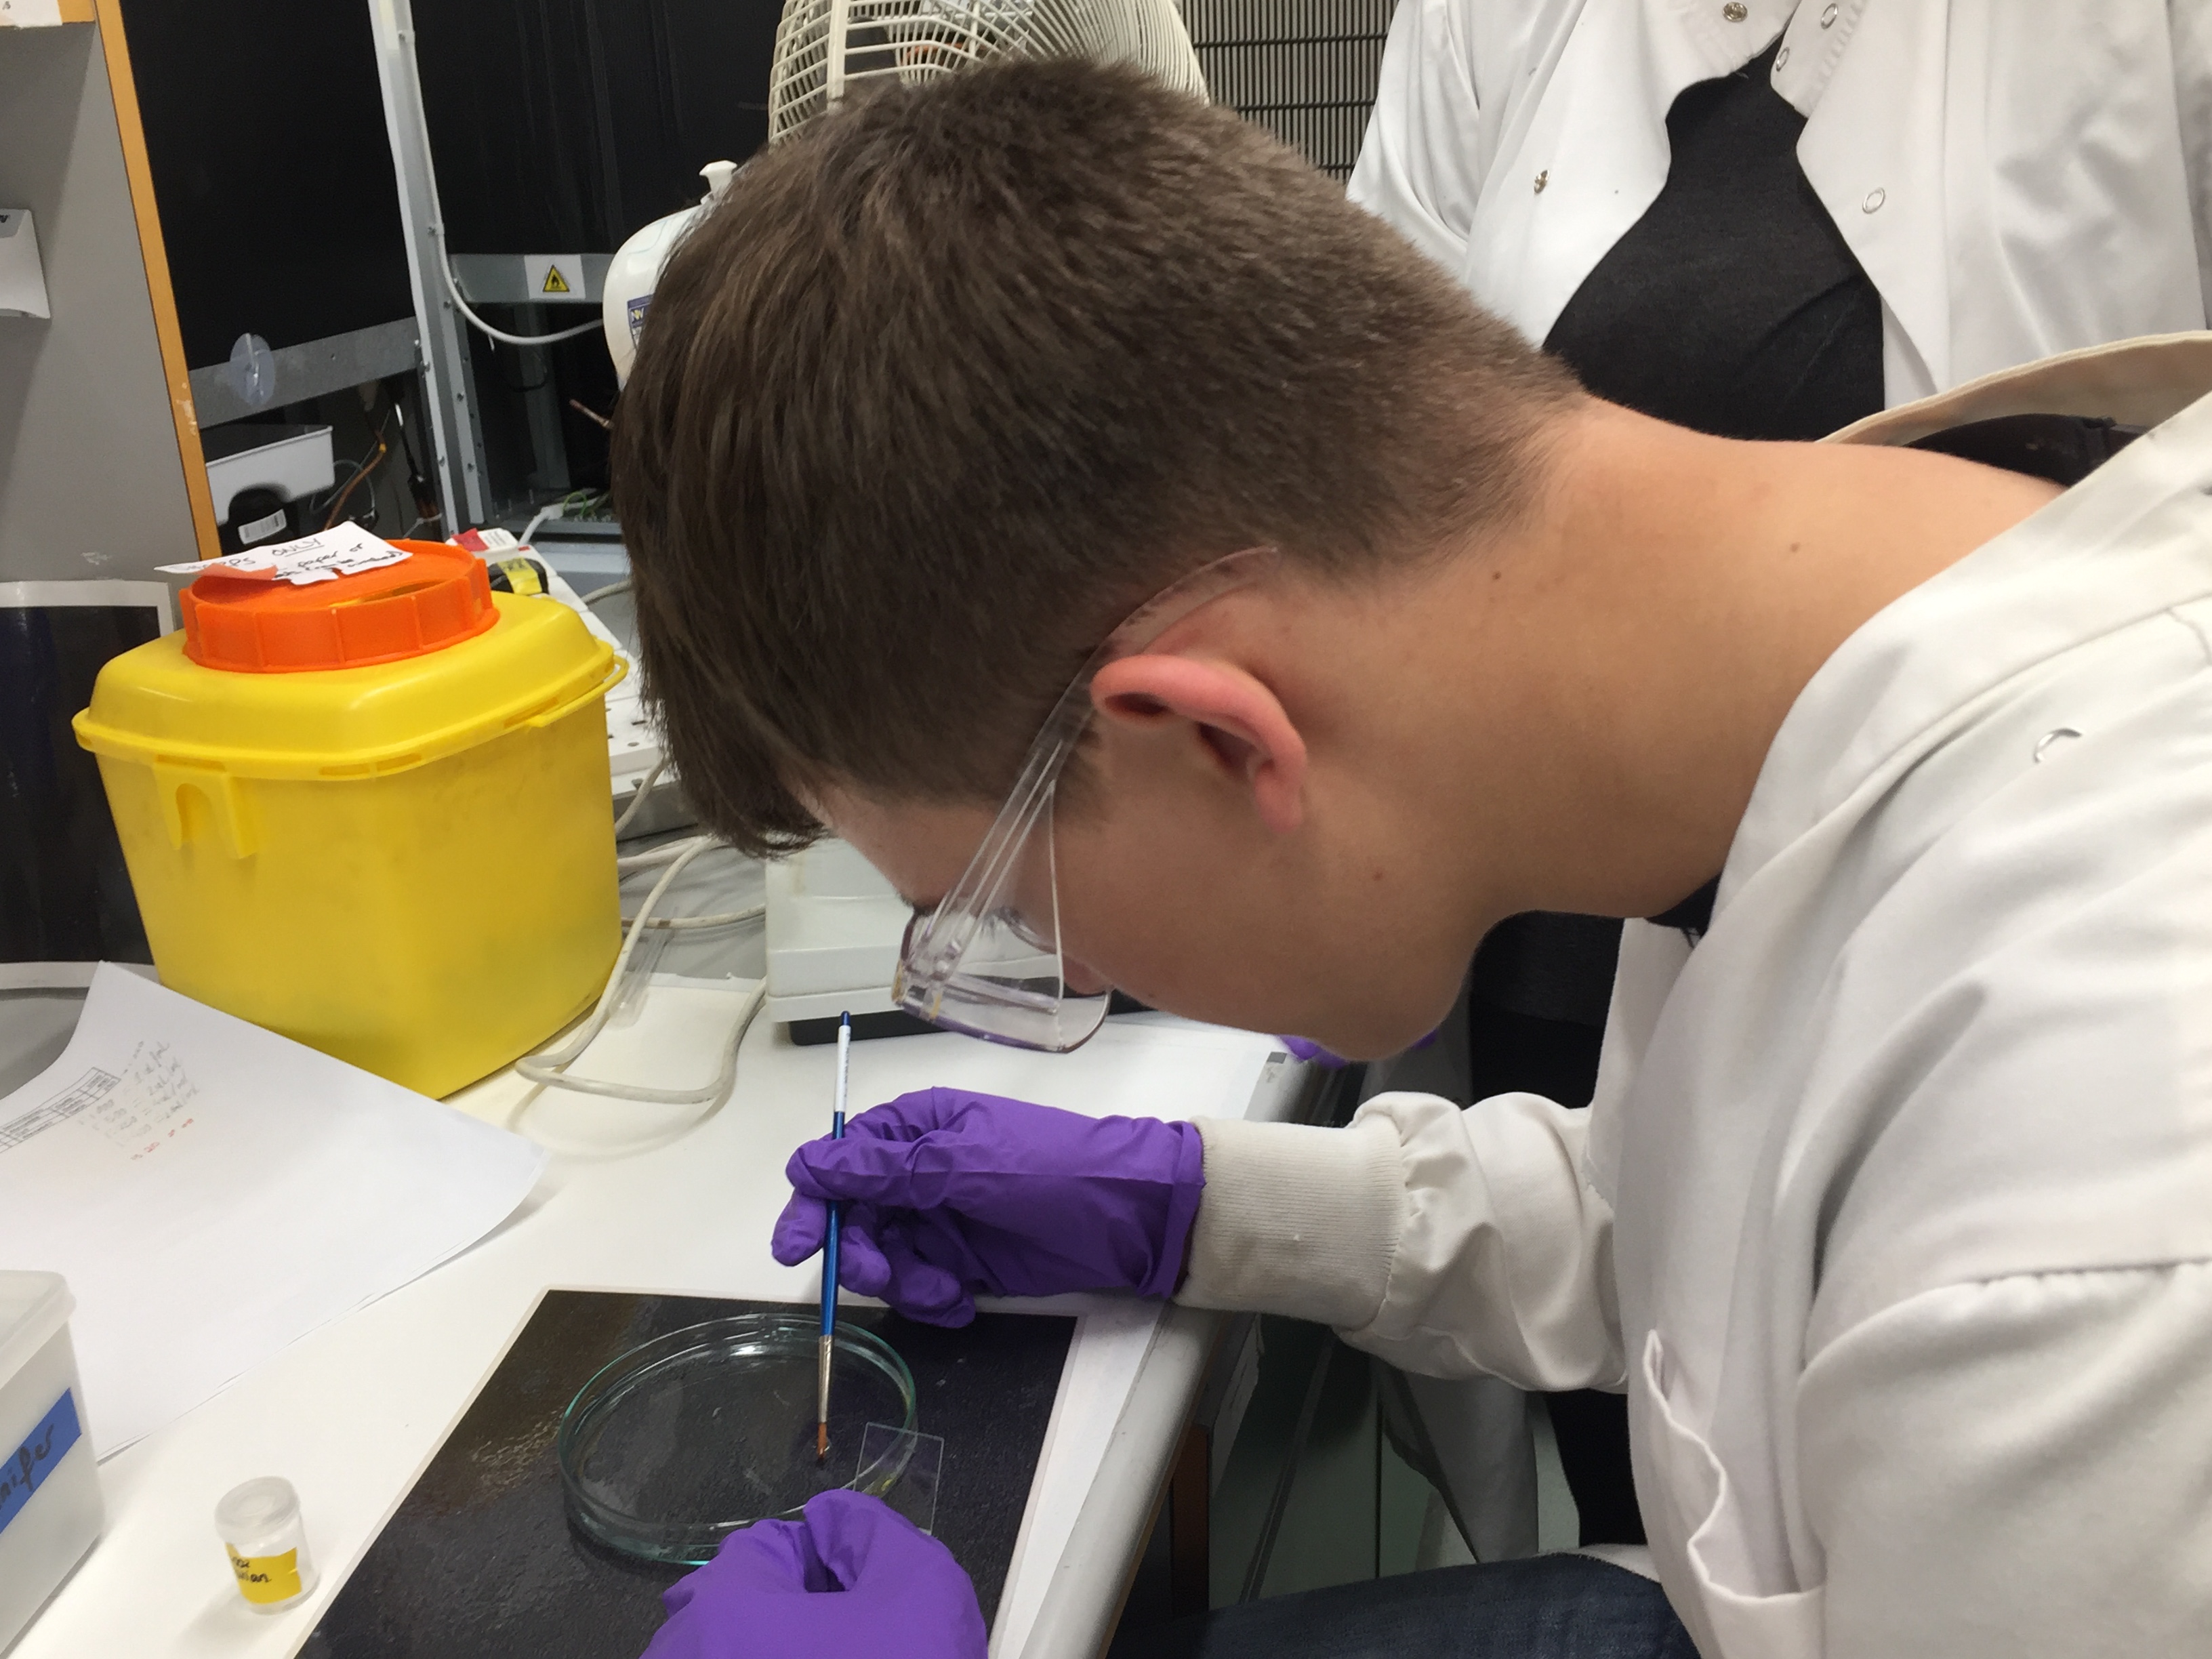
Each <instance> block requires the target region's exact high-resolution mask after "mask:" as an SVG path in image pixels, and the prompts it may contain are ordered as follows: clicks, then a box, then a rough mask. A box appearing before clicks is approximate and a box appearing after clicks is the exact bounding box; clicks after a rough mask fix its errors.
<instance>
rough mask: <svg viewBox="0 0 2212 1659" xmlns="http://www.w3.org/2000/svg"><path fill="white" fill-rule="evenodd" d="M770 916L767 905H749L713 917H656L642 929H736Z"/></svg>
mask: <svg viewBox="0 0 2212 1659" xmlns="http://www.w3.org/2000/svg"><path fill="white" fill-rule="evenodd" d="M767 914H768V906H766V905H765V904H753V905H748V906H747V907H746V908H744V909H742V910H724V911H722V912H721V913H720V914H719V915H711V916H655V917H654V918H653V920H652V921H641V922H639V923H638V924H637V926H639V927H736V926H737V925H738V923H739V922H741V921H757V920H759V919H760V918H761V917H762V916H764V915H767Z"/></svg>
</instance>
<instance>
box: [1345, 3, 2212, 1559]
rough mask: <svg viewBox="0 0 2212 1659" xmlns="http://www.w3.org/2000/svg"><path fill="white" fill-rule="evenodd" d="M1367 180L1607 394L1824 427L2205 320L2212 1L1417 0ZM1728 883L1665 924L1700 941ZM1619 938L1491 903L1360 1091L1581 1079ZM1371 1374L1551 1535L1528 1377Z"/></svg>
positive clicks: (1501, 1540) (1587, 1396)
mask: <svg viewBox="0 0 2212 1659" xmlns="http://www.w3.org/2000/svg"><path fill="white" fill-rule="evenodd" d="M1350 195H1351V197H1352V200H1353V201H1355V202H1358V203H1359V204H1361V205H1362V206H1364V207H1366V208H1368V209H1369V210H1371V211H1373V212H1375V213H1376V214H1378V215H1379V216H1381V217H1383V219H1384V220H1386V221H1387V222H1389V223H1390V224H1391V225H1392V226H1394V227H1395V228H1396V229H1397V230H1398V231H1400V232H1401V234H1403V235H1404V236H1405V237H1406V238H1407V240H1409V241H1411V242H1412V243H1413V245H1414V246H1416V247H1418V248H1419V249H1420V250H1421V251H1422V252H1425V253H1426V254H1427V255H1428V256H1429V257H1430V258H1432V259H1434V260H1435V261H1436V262H1437V264H1439V265H1441V266H1442V267H1443V269H1444V270H1446V271H1448V272H1449V274H1450V275H1451V276H1453V278H1454V279H1455V280H1456V281H1458V282H1460V283H1462V284H1464V285H1465V286H1466V288H1467V289H1468V291H1469V292H1470V293H1472V294H1473V295H1474V297H1475V299H1476V300H1477V301H1479V302H1480V303H1481V304H1482V305H1483V306H1484V307H1486V309H1488V310H1489V311H1491V312H1492V313H1495V314H1496V315H1498V316H1500V317H1502V318H1504V319H1505V320H1507V321H1509V322H1510V323H1512V324H1513V325H1516V327H1517V328H1519V329H1520V330H1521V331H1522V333H1524V334H1525V335H1527V336H1528V337H1529V338H1530V339H1532V340H1538V341H1541V342H1542V343H1543V346H1544V349H1545V350H1546V351H1547V352H1548V353H1550V354H1551V355H1553V356H1555V357H1558V358H1559V359H1560V360H1561V361H1562V362H1565V363H1566V364H1567V365H1568V367H1570V368H1572V369H1573V370H1574V371H1575V374H1576V375H1577V378H1578V379H1579V380H1581V381H1582V383H1583V386H1585V387H1586V388H1588V389H1589V391H1590V392H1594V393H1595V394H1596V395H1597V396H1599V397H1601V398H1606V399H1607V400H1608V401H1610V402H1613V403H1616V404H1621V405H1623V406H1624V407H1626V408H1629V409H1633V410H1638V412H1640V413H1642V414H1645V415H1650V416H1655V417H1656V418H1658V419H1660V420H1664V421H1670V422H1674V423H1675V424H1677V425H1680V426H1686V427H1690V428H1694V429H1696V430H1698V431H1700V432H1707V433H1711V434H1715V435H1719V436H1722V437H1730V438H1747V439H1769V440H1812V439H1817V438H1822V437H1825V436H1826V435H1828V434H1830V433H1832V432H1835V431H1838V430H1839V429H1841V428H1844V427H1846V426H1849V425H1850V424H1851V423H1852V422H1856V421H1858V420H1861V419H1863V418H1864V417H1865V416H1869V415H1872V414H1874V413H1875V412H1876V411H1878V410H1881V409H1884V408H1886V407H1890V406H1894V405H1896V404H1906V403H1911V402H1912V401H1913V400H1914V399H1916V398H1923V397H1926V396H1929V394H1931V393H1934V392H1942V391H1947V390H1948V389H1950V388H1951V387H1953V386H1959V385H1960V384H1962V383H1964V382H1966V381H1969V380H1974V379H1976V378H1977V377H1978V376H1981V375H1984V374H1991V373H1994V372H1996V371H1999V370H2003V369H2008V368H2014V367H2015V366H2017V365H2019V364H2022V363H2027V362H2033V361H2035V360H2036V359H2038V358H2042V357H2046V356H2051V355H2053V354H2055V353H2058V352H2062V351H2067V350H2071V349H2077V348H2081V347H2087V346H2095V345H2100V344H2103V343H2106V342H2109V341H2113V340H2120V339H2127V338H2130V337H2136V336H2142V335H2155V334H2164V333H2169V332H2174V331H2182V330H2190V329H2198V328H2202V327H2203V326H2204V324H2205V318H2206V308H2207V305H2208V302H2212V4H2207V3H2204V0H2124V3H2117V4H2109V5H2096V6H2078V5H2039V4H2033V3H2029V4H2015V5H1965V4H1949V3H1943V0H1834V3H1828V0H1741V3H1723V0H1692V3H1675V0H1587V3H1583V0H1548V3H1541V0H1400V3H1399V5H1398V7H1397V9H1396V11H1395V15H1393V18H1392V21H1391V27H1390V34H1389V42H1388V44H1387V46H1386V47H1385V50H1384V54H1383V73H1382V83H1381V86H1380V88H1379V89H1378V92H1377V95H1376V104H1375V111H1374V115H1373V118H1372V119H1371V121H1370V125H1369V128H1368V132H1367V137H1366V142H1365V143H1364V146H1363V148H1362V149H1361V152H1360V155H1359V161H1358V167H1356V168H1355V169H1354V171H1353V173H1352V180H1351V185H1350ZM1710 902H1711V901H1710V896H1709V895H1699V896H1694V897H1693V899H1692V902H1690V903H1689V904H1688V905H1687V906H1686V907H1684V908H1682V910H1681V911H1680V914H1677V915H1669V916H1666V917H1662V918H1660V920H1661V921H1663V922H1666V923H1668V924H1669V925H1673V926H1677V927H1684V928H1687V929H1689V930H1691V931H1692V933H1694V932H1695V931H1696V930H1697V929H1698V928H1699V927H1702V926H1703V921H1704V917H1705V911H1706V910H1707V908H1709V907H1710ZM1620 932H1621V925H1620V922H1619V921H1616V920H1613V919H1610V918H1605V917H1597V916H1578V915H1558V914H1551V913H1537V914H1532V915H1521V916H1516V917H1512V918H1510V919H1509V920H1507V921H1504V922H1503V923H1501V924H1500V925H1499V926H1498V927H1497V928H1496V929H1494V930H1493V931H1492V933H1491V934H1490V935H1489V937H1488V938H1486V939H1485V940H1484V941H1483V944H1482V945H1481V948H1480V950H1479V951H1477V952H1476V953H1475V956H1474V960H1473V962H1472V963H1471V964H1470V967H1469V969H1468V986H1467V988H1466V992H1465V996H1464V1006H1463V1008H1462V1010H1460V1011H1456V1012H1455V1019H1456V1020H1457V1021H1459V1022H1462V1024H1463V1030H1462V1031H1460V1032H1457V1033H1455V1034H1454V1036H1455V1040H1453V1041H1449V1042H1444V1043H1443V1044H1440V1045H1439V1046H1438V1047H1437V1048H1436V1049H1434V1050H1433V1051H1431V1052H1430V1053H1428V1054H1424V1055H1421V1056H1419V1057H1415V1058H1412V1059H1404V1058H1401V1059H1400V1060H1397V1061H1395V1062H1384V1063H1383V1064H1381V1065H1379V1066H1376V1067H1374V1068H1373V1070H1372V1074H1371V1076H1370V1089H1372V1090H1376V1091H1379V1090H1381V1089H1387V1088H1402V1087H1414V1086H1419V1087H1424V1088H1429V1089H1432V1090H1434V1091H1437V1092H1441V1093H1445V1094H1449V1095H1451V1096H1453V1097H1455V1098H1457V1099H1459V1100H1460V1101H1461V1102H1462V1103H1467V1102H1470V1101H1474V1100H1478V1099H1482V1098H1485V1097H1489V1096H1493V1095H1502V1094H1506V1093H1510V1092H1514V1091H1529V1092H1533V1093H1535V1094H1539V1095H1542V1096H1544V1097H1547V1098H1548V1099H1551V1100H1553V1101H1557V1102H1559V1103H1561V1104H1563V1105H1566V1106H1570V1107H1581V1106H1584V1105H1587V1104H1588V1103H1589V1100H1590V1097H1591V1095H1592V1093H1593V1091H1594V1090H1595V1086H1596V1082H1597V1072H1598V1057H1599V1051H1600V1047H1601V1039H1602V1036H1603V1032H1604V1028H1605V1024H1606V1014H1607V1006H1608V1004H1609V1002H1610V1000H1611V998H1612V994H1613V963H1614V959H1615V957H1617V955H1618V954H1619V951H1620ZM1462 1039H1463V1040H1462ZM1454 1062H1456V1064H1454ZM1383 1383H1384V1406H1385V1421H1386V1422H1387V1423H1389V1424H1390V1425H1392V1426H1393V1427H1394V1430H1395V1431H1396V1435H1395V1437H1397V1438H1398V1439H1399V1441H1400V1443H1401V1449H1405V1450H1407V1452H1408V1454H1409V1455H1411V1456H1412V1457H1413V1460H1414V1461H1415V1462H1416V1464H1417V1466H1419V1467H1421V1468H1423V1469H1424V1472H1425V1473H1427V1474H1430V1475H1431V1479H1433V1480H1436V1481H1437V1484H1438V1486H1439V1487H1440V1488H1441V1489H1442V1490H1443V1491H1444V1492H1446V1493H1447V1494H1448V1495H1449V1498H1450V1499H1451V1507H1452V1509H1453V1511H1454V1513H1455V1516H1457V1517H1458V1518H1459V1519H1460V1520H1461V1522H1462V1525H1463V1526H1464V1527H1465V1528H1466V1529H1467V1531H1468V1534H1469V1536H1470V1541H1471V1542H1474V1543H1475V1544H1476V1545H1477V1553H1478V1554H1480V1555H1481V1556H1482V1557H1483V1558H1484V1559H1489V1558H1490V1556H1491V1555H1492V1553H1494V1552H1502V1553H1527V1552H1528V1551H1532V1550H1533V1549H1534V1532H1533V1520H1532V1518H1531V1516H1532V1511H1533V1486H1534V1479H1533V1467H1532V1466H1530V1465H1528V1463H1527V1462H1526V1453H1525V1449H1523V1450H1522V1455H1521V1457H1520V1458H1519V1459H1516V1457H1515V1456H1514V1455H1513V1453H1514V1450H1515V1446H1514V1444H1513V1443H1515V1442H1522V1443H1525V1431H1524V1430H1523V1429H1522V1425H1521V1421H1520V1417H1519V1413H1518V1410H1517V1407H1516V1406H1515V1405H1513V1404H1511V1403H1510V1401H1512V1399H1513V1396H1511V1395H1510V1393H1508V1392H1506V1391H1504V1390H1503V1389H1502V1386H1501V1385H1499V1384H1498V1383H1495V1382H1494V1381H1492V1380H1491V1379H1487V1378H1471V1379H1463V1380H1443V1379H1436V1378H1428V1377H1417V1376H1404V1375H1402V1374H1396V1373H1388V1372H1386V1373H1383ZM1547 1403H1548V1405H1549V1408H1550V1411H1551V1415H1552V1419H1553V1425H1554V1426H1555V1428H1556V1430H1557V1431H1558V1439H1559V1449H1560V1453H1561V1457H1562V1461H1563V1462H1564V1463H1565V1469H1566V1474H1567V1478H1568V1483H1569V1485H1570V1486H1571V1488H1572V1490H1573V1492H1574V1496H1575V1499H1576V1503H1577V1509H1578V1510H1579V1512H1580V1517H1581V1522H1582V1541H1583V1543H1584V1544H1585V1545H1592V1544H1641V1543H1642V1542H1643V1541H1644V1530H1643V1523H1642V1519H1641V1516H1639V1515H1638V1511H1637V1508H1636V1504H1635V1496H1634V1492H1633V1490H1632V1486H1631V1483H1630V1477H1629V1468H1628V1443H1627V1421H1626V1414H1625V1402H1624V1397H1623V1396H1622V1395H1620V1394H1618V1393H1615V1392H1610V1391H1605V1390H1583V1391H1578V1392H1576V1393H1573V1394H1566V1395H1553V1396H1551V1397H1550V1399H1549V1401H1548V1402H1547ZM1409 1418H1419V1419H1425V1421H1424V1422H1423V1423H1421V1425H1419V1427H1413V1426H1411V1425H1408V1421H1407V1419H1409ZM1483 1425H1495V1426H1493V1427H1492V1429H1491V1431H1490V1432H1488V1433H1485V1432H1483ZM1500 1441H1504V1442H1506V1443H1505V1444H1499V1443H1498V1442H1500ZM1452 1452H1456V1453H1457V1454H1458V1456H1457V1457H1456V1458H1455V1457H1454V1456H1452V1455H1447V1454H1449V1453H1452ZM1516 1468H1517V1469H1519V1470H1520V1472H1521V1474H1522V1479H1521V1480H1518V1481H1515V1480H1511V1479H1510V1478H1501V1472H1502V1471H1510V1470H1514V1469H1516ZM1501 1511H1502V1512H1501ZM1516 1522H1517V1524H1516Z"/></svg>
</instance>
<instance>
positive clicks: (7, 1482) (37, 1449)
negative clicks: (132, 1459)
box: [0, 1389, 82, 1532]
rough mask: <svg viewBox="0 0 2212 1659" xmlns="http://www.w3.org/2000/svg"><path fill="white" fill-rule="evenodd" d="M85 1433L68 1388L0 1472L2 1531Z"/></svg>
mask: <svg viewBox="0 0 2212 1659" xmlns="http://www.w3.org/2000/svg"><path fill="white" fill-rule="evenodd" d="M81 1432H82V1431H81V1430H80V1429H79V1428H78V1427H77V1421H76V1397H75V1395H72V1394H71V1393H70V1390H69V1389H63V1390H62V1397H61V1398H60V1399H58V1400H57V1401H54V1404H53V1409H52V1410H51V1411H49V1412H48V1413H46V1415H45V1416H44V1417H42V1418H40V1419H39V1426H38V1427H37V1428H35V1429H33V1430H32V1431H30V1433H28V1434H27V1435H25V1436H24V1437H23V1443H22V1444H21V1445H20V1446H18V1447H16V1448H15V1451H14V1452H13V1453H12V1454H10V1455H9V1459H8V1466H7V1468H4V1469H0V1532H5V1531H7V1529H8V1523H9V1522H11V1521H13V1520H14V1519H15V1517H16V1516H18V1515H20V1514H21V1513H22V1510H23V1505H24V1504H27V1503H29V1502H30V1501H31V1494H32V1493H33V1492H36V1491H38V1489H39V1488H40V1486H44V1485H45V1484H46V1477H47V1476H48V1475H49V1474H52V1473H53V1470H54V1465H55V1464H57V1463H58V1462H61V1461H62V1454H63V1453H64V1452H66V1451H67V1450H69V1449H70V1447H71V1446H74V1445H75V1444H76V1441H77V1436H78V1435H79V1434H80V1433H81Z"/></svg>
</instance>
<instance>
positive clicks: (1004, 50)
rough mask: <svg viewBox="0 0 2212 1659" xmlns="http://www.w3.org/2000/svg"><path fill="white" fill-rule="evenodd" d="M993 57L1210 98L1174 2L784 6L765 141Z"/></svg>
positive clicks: (856, 1)
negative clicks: (1084, 63)
mask: <svg viewBox="0 0 2212 1659" xmlns="http://www.w3.org/2000/svg"><path fill="white" fill-rule="evenodd" d="M994 58H1092V59H1095V60H1096V61H1097V62H1099V63H1102V64H1124V63H1126V64H1136V65H1138V66H1139V67H1140V68H1142V69H1145V70H1149V71H1150V72H1151V73H1152V74H1153V75H1154V76H1158V78H1159V79H1160V80H1162V81H1164V82H1166V83H1167V84H1168V85H1170V86H1171V87H1173V88H1176V90H1177V91H1180V92H1187V93H1188V94H1190V95H1191V96H1192V97H1194V98H1203V97H1205V96H1206V76H1204V74H1202V73H1201V72H1200V70H1199V67H1198V55H1197V54H1196V53H1195V52H1193V51H1192V50H1191V48H1190V33H1189V31H1188V30H1187V29H1186V28H1185V27H1183V21H1182V10H1181V9H1180V8H1179V7H1178V6H1177V5H1176V0H785V3H784V8H783V16H782V19H781V21H779V22H778V23H777V25H776V29H775V61H774V62H773V64H771V65H770V67H769V77H768V141H769V143H771V144H773V143H777V142H778V141H779V140H781V139H783V138H786V137H789V136H790V135H791V134H792V133H793V131H796V130H797V129H798V128H799V126H800V125H802V124H803V123H805V121H806V120H807V119H809V118H811V117H812V116H815V115H817V114H819V113H820V112H822V111H823V110H824V109H827V108H828V107H829V106H830V105H831V104H834V103H836V101H837V100H839V99H840V98H842V97H843V96H844V95H845V94H846V93H847V92H848V91H850V90H851V89H852V88H853V87H854V85H856V84H858V83H860V82H868V81H874V80H889V79H893V78H896V79H897V80H901V81H906V82H914V81H922V80H927V79H930V78H931V77H933V76H939V75H950V74H951V73H953V72H954V71H955V70H961V69H964V68H966V67H967V66H968V65H969V64H981V63H986V62H988V61H990V60H991V59H994Z"/></svg>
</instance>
